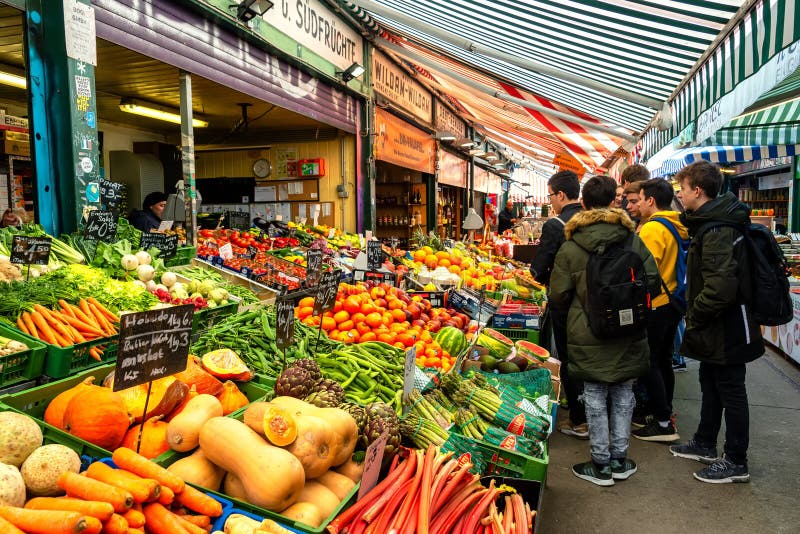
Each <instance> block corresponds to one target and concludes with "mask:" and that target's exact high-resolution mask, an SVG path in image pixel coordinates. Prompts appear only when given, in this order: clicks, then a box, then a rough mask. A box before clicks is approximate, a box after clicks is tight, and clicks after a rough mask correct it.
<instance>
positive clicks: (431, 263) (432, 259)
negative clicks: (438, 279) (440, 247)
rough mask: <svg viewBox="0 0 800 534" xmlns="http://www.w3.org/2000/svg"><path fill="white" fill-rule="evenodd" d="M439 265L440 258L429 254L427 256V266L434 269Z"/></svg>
mask: <svg viewBox="0 0 800 534" xmlns="http://www.w3.org/2000/svg"><path fill="white" fill-rule="evenodd" d="M438 266H439V259H438V258H437V257H436V256H428V257H427V258H425V267H427V268H428V269H429V270H431V271H432V270H434V269H436V267H438Z"/></svg>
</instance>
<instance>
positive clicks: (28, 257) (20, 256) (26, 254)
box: [11, 235, 53, 265]
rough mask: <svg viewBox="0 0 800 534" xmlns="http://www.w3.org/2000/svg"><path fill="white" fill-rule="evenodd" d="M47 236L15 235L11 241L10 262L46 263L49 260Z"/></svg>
mask: <svg viewBox="0 0 800 534" xmlns="http://www.w3.org/2000/svg"><path fill="white" fill-rule="evenodd" d="M52 243H53V240H52V239H51V238H49V237H30V236H27V235H15V236H14V239H13V240H12V241H11V263H18V264H22V265H47V264H48V263H49V262H50V247H51V245H52Z"/></svg>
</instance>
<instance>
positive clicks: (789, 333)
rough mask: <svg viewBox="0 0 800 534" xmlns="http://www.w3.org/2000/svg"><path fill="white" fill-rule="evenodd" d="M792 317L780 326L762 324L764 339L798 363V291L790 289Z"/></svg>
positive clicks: (799, 322) (799, 354)
mask: <svg viewBox="0 0 800 534" xmlns="http://www.w3.org/2000/svg"><path fill="white" fill-rule="evenodd" d="M790 295H791V298H792V307H793V308H794V318H793V319H792V320H791V321H790V322H788V323H786V324H783V325H780V326H762V327H761V331H762V334H763V336H764V339H765V340H766V341H768V342H769V343H770V344H771V345H773V346H774V347H775V348H777V349H778V350H780V351H782V352H783V353H784V354H786V355H787V356H788V357H790V358H791V359H793V360H794V361H795V362H797V363H800V293H797V292H795V291H792V293H791V294H790Z"/></svg>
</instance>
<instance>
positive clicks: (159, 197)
mask: <svg viewBox="0 0 800 534" xmlns="http://www.w3.org/2000/svg"><path fill="white" fill-rule="evenodd" d="M166 201H167V195H165V194H164V193H162V192H161V191H156V192H153V193H150V194H149V195H147V196H146V197H144V202H142V209H143V210H145V211H146V210H149V209H150V206H152V205H154V204H158V203H159V202H166Z"/></svg>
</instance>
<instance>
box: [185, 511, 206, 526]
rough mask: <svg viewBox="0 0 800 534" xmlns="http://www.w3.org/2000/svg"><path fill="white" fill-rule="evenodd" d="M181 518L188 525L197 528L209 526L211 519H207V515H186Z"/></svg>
mask: <svg viewBox="0 0 800 534" xmlns="http://www.w3.org/2000/svg"><path fill="white" fill-rule="evenodd" d="M181 518H183V519H184V520H185V521H188V522H189V523H193V524H195V525H197V526H198V527H203V528H206V527H210V526H211V518H210V517H208V516H207V515H190V514H186V515H182V516H181Z"/></svg>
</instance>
